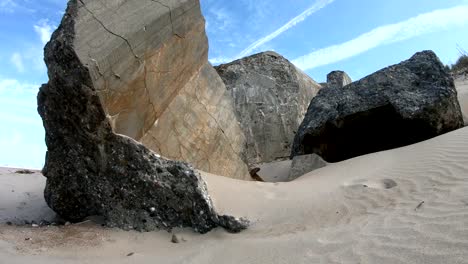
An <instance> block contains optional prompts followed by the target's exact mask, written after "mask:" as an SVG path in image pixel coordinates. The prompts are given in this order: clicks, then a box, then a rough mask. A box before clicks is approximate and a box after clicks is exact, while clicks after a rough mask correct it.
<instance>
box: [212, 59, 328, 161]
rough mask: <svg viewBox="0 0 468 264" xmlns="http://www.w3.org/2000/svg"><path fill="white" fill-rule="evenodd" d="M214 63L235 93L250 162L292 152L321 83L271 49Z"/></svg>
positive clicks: (247, 156) (239, 119) (282, 155)
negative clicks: (225, 62)
mask: <svg viewBox="0 0 468 264" xmlns="http://www.w3.org/2000/svg"><path fill="white" fill-rule="evenodd" d="M215 68H216V70H217V71H218V73H219V75H220V76H221V78H222V79H223V81H224V83H225V85H226V88H227V90H228V91H229V92H230V94H231V96H232V98H233V101H234V106H235V111H236V116H237V119H238V121H239V122H240V124H241V128H242V130H243V131H244V134H245V137H246V141H247V143H246V144H247V148H246V150H245V157H246V159H247V163H248V165H249V166H250V167H255V164H259V163H265V162H271V161H275V160H281V159H284V158H287V157H289V154H290V153H291V146H292V141H293V139H294V135H295V133H296V131H297V128H298V127H299V124H300V123H301V122H302V120H303V118H304V115H305V113H306V111H307V106H308V105H309V103H310V100H311V99H312V98H313V97H314V96H315V95H316V94H317V92H318V90H319V89H320V88H321V87H320V85H319V84H318V83H316V82H315V81H314V80H312V79H311V78H310V77H309V76H307V75H306V74H305V73H304V72H302V71H301V70H299V69H298V68H296V67H295V66H294V65H293V64H292V63H291V62H289V61H288V60H287V59H285V58H284V57H283V56H281V55H279V54H277V53H275V52H272V51H267V52H262V53H259V54H255V55H252V56H249V57H246V58H242V59H239V60H236V61H233V62H231V63H228V64H223V65H220V66H218V67H215Z"/></svg>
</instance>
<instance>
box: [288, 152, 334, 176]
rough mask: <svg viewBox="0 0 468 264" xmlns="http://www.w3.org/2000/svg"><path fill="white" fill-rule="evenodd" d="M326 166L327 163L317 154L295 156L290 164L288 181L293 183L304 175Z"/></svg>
mask: <svg viewBox="0 0 468 264" xmlns="http://www.w3.org/2000/svg"><path fill="white" fill-rule="evenodd" d="M327 165H328V163H327V162H326V161H324V160H323V159H322V158H321V157H320V156H319V155H317V154H308V155H302V156H295V157H294V158H293V160H292V163H291V169H290V171H289V177H288V181H293V180H295V179H297V178H299V177H301V176H302V175H304V174H306V173H309V172H311V171H314V170H318V169H320V168H323V167H325V166H327Z"/></svg>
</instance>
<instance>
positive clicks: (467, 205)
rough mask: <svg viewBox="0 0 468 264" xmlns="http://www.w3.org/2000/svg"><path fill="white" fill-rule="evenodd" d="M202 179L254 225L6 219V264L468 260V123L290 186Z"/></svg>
mask: <svg viewBox="0 0 468 264" xmlns="http://www.w3.org/2000/svg"><path fill="white" fill-rule="evenodd" d="M3 177H7V178H8V179H9V180H8V181H9V184H11V185H13V186H15V187H16V188H17V191H18V192H20V190H21V189H22V188H23V187H22V186H17V185H18V184H22V183H24V181H20V180H16V179H14V177H13V175H11V174H4V173H2V174H1V175H0V178H3ZM18 177H35V176H34V175H18ZM203 177H204V178H205V179H206V181H207V184H208V188H209V190H210V193H211V195H212V197H213V199H214V201H215V205H216V207H217V208H218V210H220V211H222V212H226V213H231V214H234V215H238V216H246V217H248V218H249V219H251V220H252V221H253V224H252V226H251V227H250V229H248V230H247V231H245V232H242V233H240V234H228V233H226V232H225V231H223V230H216V231H213V232H210V233H209V234H207V235H204V236H202V235H197V234H194V233H192V232H190V231H187V230H176V233H177V234H178V236H179V237H180V239H181V241H182V242H181V243H179V244H174V243H171V242H170V240H171V234H169V233H167V232H153V233H143V234H142V233H136V232H123V231H119V230H112V229H104V228H100V227H97V226H95V225H92V224H82V225H70V226H65V227H49V228H45V227H44V228H32V227H15V226H7V225H0V263H2V264H3V263H31V264H33V263H40V264H41V263H44V264H45V263H47V264H51V263H468V128H464V129H460V130H458V131H455V132H452V133H449V134H446V135H443V136H440V137H437V138H435V139H431V140H428V141H425V142H422V143H418V144H415V145H412V146H408V147H404V148H400V149H396V150H390V151H385V152H379V153H375V154H370V155H366V156H362V157H358V158H354V159H351V160H347V161H343V162H339V163H334V164H331V165H330V166H327V167H325V168H322V169H319V170H316V171H313V172H312V173H309V174H307V175H305V176H303V177H300V178H299V179H297V180H295V181H293V182H289V183H260V182H242V181H237V180H233V179H229V178H224V177H216V176H213V175H209V174H204V176H203ZM3 183H4V182H2V185H0V188H1V189H0V193H3V192H5V187H4V184H3ZM10 187H11V186H10ZM10 187H9V188H10ZM42 187H43V186H41V185H40V184H38V185H37V186H36V190H35V192H36V193H41V192H42ZM24 189H25V190H26V189H28V188H25V187H24ZM4 195H5V196H8V197H10V196H9V194H8V193H7V194H4ZM5 196H2V197H1V198H2V199H3V198H4V197H5ZM8 199H9V202H8V203H20V202H21V199H17V198H14V197H10V198H8ZM2 206H5V203H2ZM6 206H9V207H10V208H11V207H15V206H17V205H16V204H15V205H8V204H6ZM11 212H12V211H8V210H7V211H4V210H0V219H5V218H6V217H5V214H7V213H8V214H11ZM24 212H25V211H24ZM7 217H9V216H7ZM0 221H2V220H0ZM182 237H183V238H184V240H185V241H183V240H182ZM131 253H133V254H131ZM127 255H130V256H127Z"/></svg>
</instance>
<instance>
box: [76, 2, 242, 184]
mask: <svg viewBox="0 0 468 264" xmlns="http://www.w3.org/2000/svg"><path fill="white" fill-rule="evenodd" d="M78 5H79V8H78V15H77V18H76V26H75V32H76V38H75V41H74V47H75V51H76V53H77V55H78V57H79V59H80V61H81V62H82V63H83V64H84V65H85V66H86V67H87V68H88V69H89V72H90V75H91V77H92V78H91V80H92V82H93V85H94V87H95V88H96V90H97V91H98V95H99V98H100V101H101V103H102V105H103V107H104V110H105V112H106V115H107V116H108V118H109V120H111V125H112V128H113V130H114V131H115V132H116V133H119V134H123V135H126V136H129V137H131V138H133V139H135V140H137V141H141V142H143V143H144V144H145V145H146V146H148V147H150V148H151V149H152V150H154V151H161V152H160V153H159V154H161V155H163V156H167V157H169V158H171V159H177V160H183V161H187V162H191V163H192V164H194V166H195V167H197V168H199V169H203V170H207V171H208V172H211V173H215V174H219V175H223V176H227V177H233V178H238V179H247V178H248V177H249V176H248V175H249V174H248V170H247V167H246V165H245V163H244V162H243V161H242V159H241V157H239V156H237V154H236V153H237V152H239V149H240V148H242V147H243V146H244V145H245V143H244V139H243V138H242V136H239V135H241V134H242V132H241V129H240V126H239V125H238V124H237V122H234V123H227V122H223V121H220V120H215V121H213V120H212V118H213V117H214V118H218V117H220V118H225V117H230V115H231V112H233V108H232V106H231V105H232V101H231V99H230V98H229V97H228V96H219V95H220V94H221V93H223V92H225V87H224V85H223V84H222V82H220V81H219V77H218V76H216V75H215V74H208V73H207V72H209V71H210V68H211V66H210V65H209V63H208V59H207V54H208V41H207V38H206V34H205V23H204V22H205V21H204V18H203V16H202V15H201V12H200V6H199V1H196V0H161V1H152V0H143V1H136V0H125V1H109V2H105V4H104V2H103V1H91V0H78ZM200 73H201V74H200ZM191 82H195V83H197V85H194V84H192V83H191ZM200 85H208V86H207V87H198V88H197V86H200ZM193 89H196V91H197V92H198V93H199V94H197V96H198V97H199V98H205V99H206V100H205V102H204V103H206V105H205V106H206V107H198V108H195V109H187V108H186V107H184V108H183V110H182V111H181V112H179V111H180V109H181V107H180V105H178V103H179V104H180V102H183V101H184V100H187V99H188V98H190V97H191V95H193V94H194V90H193ZM185 93H189V94H185ZM210 96H217V97H216V98H209V97H210ZM192 97H193V96H192ZM218 104H221V105H223V106H225V107H224V108H217V107H215V106H217V105H218ZM194 121H196V122H197V124H196V125H194V124H193V122H194ZM158 122H161V123H163V124H164V125H161V124H159V125H158ZM187 122H192V124H190V125H189V126H187V125H188V124H187ZM213 122H216V124H213ZM168 126H169V127H172V128H177V129H178V132H177V131H173V130H172V129H169V127H168ZM201 131H203V133H204V136H203V138H197V137H196V135H200V133H201ZM221 133H225V134H227V135H237V136H235V137H234V138H232V139H231V138H229V137H228V136H226V137H221V136H219V135H220V134H221ZM187 135H194V137H187ZM208 139H209V140H208ZM190 140H198V141H197V142H193V141H192V142H191V141H190ZM231 146H232V148H234V149H235V151H232V148H231ZM215 148H216V152H213V149H215ZM223 148H224V149H223ZM182 149H183V150H182ZM187 153H189V154H187ZM208 163H209V164H210V166H208V165H207V164H208Z"/></svg>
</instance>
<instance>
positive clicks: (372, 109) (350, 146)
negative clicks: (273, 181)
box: [291, 51, 463, 162]
mask: <svg viewBox="0 0 468 264" xmlns="http://www.w3.org/2000/svg"><path fill="white" fill-rule="evenodd" d="M462 126H463V119H462V114H461V111H460V105H459V103H458V100H457V91H456V90H455V87H454V82H453V79H452V77H451V76H450V75H449V73H448V72H447V71H446V70H445V68H444V65H443V64H442V63H441V62H440V60H439V59H438V58H437V56H436V55H435V54H434V52H432V51H423V52H419V53H416V54H415V55H414V56H413V57H411V58H410V59H409V60H407V61H403V62H401V63H400V64H397V65H394V66H390V67H387V68H385V69H382V70H380V71H378V72H376V73H374V74H372V75H370V76H368V77H365V78H363V79H362V80H360V81H357V82H354V83H352V84H350V85H348V86H346V88H345V89H340V88H325V89H322V90H320V92H319V94H318V95H317V96H316V97H315V98H314V99H313V100H312V102H311V104H310V106H309V109H308V111H307V114H306V117H305V119H304V121H303V122H302V124H301V126H300V128H299V131H298V133H297V135H296V138H295V140H294V145H293V150H292V154H291V156H292V157H294V156H298V155H304V154H310V153H316V154H318V155H320V156H321V157H323V158H324V159H325V160H326V161H328V162H336V161H341V160H345V159H348V158H352V157H356V156H359V155H363V154H367V153H372V152H376V151H381V150H387V149H391V148H396V147H401V146H405V145H409V144H412V143H416V142H419V141H423V140H426V139H429V138H432V137H435V136H437V135H440V134H443V133H446V132H449V131H451V130H455V129H458V128H461V127H462Z"/></svg>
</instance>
